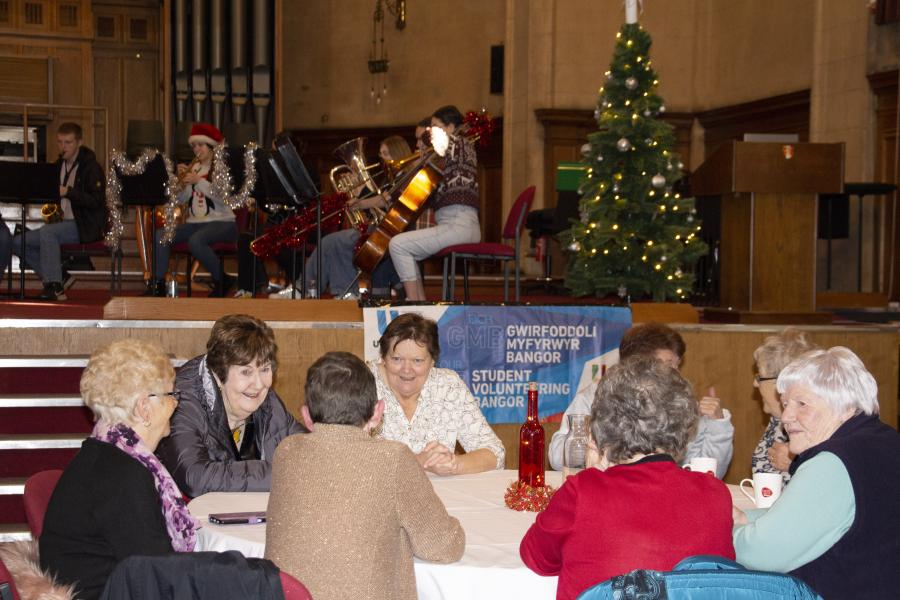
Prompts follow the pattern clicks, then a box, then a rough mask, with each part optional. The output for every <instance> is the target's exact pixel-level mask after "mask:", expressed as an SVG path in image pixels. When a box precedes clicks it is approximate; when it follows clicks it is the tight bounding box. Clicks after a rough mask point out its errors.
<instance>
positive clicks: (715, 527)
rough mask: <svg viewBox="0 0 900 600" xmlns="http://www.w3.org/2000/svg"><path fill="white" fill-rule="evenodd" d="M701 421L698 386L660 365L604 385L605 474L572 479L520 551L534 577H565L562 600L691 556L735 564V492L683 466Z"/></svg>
mask: <svg viewBox="0 0 900 600" xmlns="http://www.w3.org/2000/svg"><path fill="white" fill-rule="evenodd" d="M699 414H700V413H699V407H698V405H697V400H696V398H695V397H694V392H693V390H692V389H691V385H690V383H688V382H687V381H686V380H685V379H684V378H683V377H682V376H681V374H680V373H679V372H678V371H677V370H676V369H673V368H671V367H670V366H668V365H666V364H665V363H664V362H663V361H661V360H659V359H657V358H656V357H653V356H649V355H636V356H633V357H631V358H628V359H625V360H623V361H622V362H620V363H619V364H617V365H615V366H613V367H611V368H610V369H609V371H607V373H606V375H605V376H604V377H603V378H602V379H601V380H600V382H599V387H598V388H597V393H596V396H595V398H594V403H593V406H592V409H591V433H592V435H593V443H592V446H591V449H592V451H593V452H594V453H595V455H596V456H597V457H598V460H597V461H595V464H596V467H597V468H589V469H584V470H583V471H581V472H580V473H578V474H577V475H575V476H572V477H569V478H568V479H566V481H565V483H564V484H563V485H562V487H560V488H559V490H557V492H556V493H555V494H554V496H553V498H552V499H551V500H550V504H549V505H548V506H547V509H546V510H545V511H544V512H542V513H540V514H539V515H538V516H537V519H536V520H535V522H534V524H533V525H532V526H531V528H530V529H529V530H528V532H527V533H526V534H525V537H524V538H523V539H522V543H521V545H520V547H519V554H520V555H521V556H522V560H523V561H524V563H525V565H526V566H527V567H528V568H530V569H531V570H532V571H534V572H535V573H537V574H538V575H544V576H550V575H558V576H559V583H558V584H557V585H558V587H557V593H556V597H557V598H558V599H565V598H573V599H574V598H575V597H576V596H578V594H580V593H581V592H583V591H584V590H586V589H588V588H589V587H591V586H592V585H594V584H597V583H600V582H601V581H606V580H607V579H609V578H610V577H614V576H616V575H621V574H622V573H628V572H629V571H631V570H633V569H638V568H643V569H654V570H658V571H668V570H671V569H672V568H673V567H674V566H675V565H676V564H677V563H678V562H679V561H680V560H681V559H683V558H686V557H688V556H693V555H697V554H713V555H718V556H724V557H725V558H731V559H733V558H734V548H733V547H732V543H731V525H732V521H731V494H730V493H729V492H728V488H727V487H726V486H725V484H724V483H722V482H721V481H719V480H718V479H716V478H715V477H714V476H712V475H711V474H708V473H701V472H693V471H688V470H685V469H682V468H681V467H680V466H679V462H678V461H680V460H681V459H682V458H683V456H684V453H685V449H686V448H687V446H688V443H689V441H690V440H691V438H692V437H693V436H694V432H695V431H696V429H697V421H698V419H699Z"/></svg>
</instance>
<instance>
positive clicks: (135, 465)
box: [40, 340, 196, 600]
mask: <svg viewBox="0 0 900 600" xmlns="http://www.w3.org/2000/svg"><path fill="white" fill-rule="evenodd" d="M174 380H175V372H174V370H173V369H172V366H171V364H170V362H169V358H168V356H166V354H165V353H164V352H163V350H162V349H161V348H159V347H158V346H156V345H154V344H150V343H148V342H141V341H138V340H120V341H118V342H114V343H112V344H110V345H108V346H106V347H104V348H102V349H100V350H98V351H97V352H95V353H94V355H93V356H91V359H90V361H89V362H88V365H87V368H86V369H85V370H84V373H83V374H82V376H81V397H82V398H83V400H84V403H85V405H87V407H88V408H90V409H91V411H92V412H93V413H94V416H95V417H96V419H97V423H96V425H95V426H94V430H93V432H92V433H91V435H90V437H89V438H88V439H86V440H85V441H84V443H83V444H82V445H81V450H79V451H78V454H76V455H75V458H74V459H72V462H71V463H69V466H68V467H67V468H66V470H65V471H64V472H63V474H62V476H61V477H60V479H59V483H57V485H56V488H55V489H54V490H53V495H52V496H51V498H50V503H49V505H48V506H47V513H46V516H45V517H44V529H43V533H42V534H41V537H40V560H41V567H42V568H44V569H46V570H47V571H49V572H50V573H51V574H52V575H54V576H55V577H56V579H57V581H58V582H59V583H62V584H73V585H74V586H75V589H74V592H75V595H76V596H77V597H78V598H82V599H87V600H90V599H92V598H97V597H99V595H100V592H101V591H102V589H103V586H104V584H105V583H106V580H107V578H108V577H109V574H110V573H111V572H112V570H113V568H114V567H115V566H116V564H118V563H119V561H121V560H122V559H124V558H126V557H129V556H133V555H151V556H152V555H162V554H169V553H171V552H173V551H174V552H190V551H192V550H193V549H194V542H195V537H196V536H195V529H196V522H195V521H194V519H193V517H191V515H190V513H189V512H188V510H187V508H186V507H185V504H184V500H183V498H182V496H181V492H180V491H179V489H178V487H177V486H176V485H175V482H174V481H173V480H172V477H171V475H169V472H168V471H167V470H166V468H165V467H164V466H163V465H162V464H161V463H160V462H159V460H158V459H157V458H156V456H154V454H153V452H154V450H156V447H157V444H158V443H159V441H160V440H161V439H162V438H163V437H165V436H166V435H168V434H169V418H170V417H171V415H172V413H173V412H174V411H175V407H176V406H177V405H178V399H177V393H176V392H173V384H174Z"/></svg>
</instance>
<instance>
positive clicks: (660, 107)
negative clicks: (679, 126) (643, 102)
mask: <svg viewBox="0 0 900 600" xmlns="http://www.w3.org/2000/svg"><path fill="white" fill-rule="evenodd" d="M659 112H661V113H664V112H666V105H665V104H660V105H659Z"/></svg>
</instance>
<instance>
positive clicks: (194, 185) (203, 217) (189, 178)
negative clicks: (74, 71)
mask: <svg viewBox="0 0 900 600" xmlns="http://www.w3.org/2000/svg"><path fill="white" fill-rule="evenodd" d="M224 140H225V138H224V137H223V136H222V132H221V131H219V130H218V129H217V128H216V127H214V126H213V125H210V124H208V123H197V124H196V125H194V126H193V127H192V128H191V135H190V137H189V138H188V142H190V144H191V150H193V151H194V156H195V158H194V161H193V162H192V163H191V164H190V166H189V167H187V169H186V170H184V171H183V172H182V173H181V174H180V175H179V181H181V182H182V184H183V187H182V188H181V189H180V190H179V191H178V200H177V201H178V203H180V204H188V205H189V206H188V210H189V212H188V217H187V221H186V222H185V223H182V224H180V225H177V226H176V227H175V235H174V237H173V238H172V240H171V242H170V243H171V244H178V243H181V242H187V243H188V247H189V248H190V250H191V255H192V256H193V257H194V258H195V259H197V260H198V261H200V264H201V265H203V268H205V269H206V270H207V271H209V274H210V275H211V276H212V279H213V284H214V290H213V291H212V292H211V293H210V294H209V295H210V297H220V298H221V297H224V296H225V294H226V293H227V292H228V290H230V289H231V288H233V287H234V284H235V279H234V277H231V276H230V275H228V274H227V273H225V272H224V271H222V269H221V267H220V265H219V257H218V256H216V253H215V252H214V251H213V249H212V247H211V246H212V244H215V243H217V242H233V241H235V239H236V238H237V227H236V225H235V216H234V211H232V210H231V209H230V208H228V206H227V205H226V204H225V202H224V201H223V199H222V198H219V197H217V196H216V194H215V193H214V192H213V189H212V186H211V184H210V180H211V174H212V172H213V151H214V149H215V148H216V146H217V145H219V144H221V143H222V142H224ZM164 235H165V230H162V231H157V232H156V239H155V240H154V241H155V243H154V244H153V247H154V248H155V249H156V273H154V279H153V281H151V282H150V284H149V287H148V290H147V292H146V293H145V295H148V296H165V288H164V282H165V277H166V271H168V269H169V251H170V246H169V244H161V243H160V240H161V239H162V238H163V236H164ZM188 275H190V274H188Z"/></svg>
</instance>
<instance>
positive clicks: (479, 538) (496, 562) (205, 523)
mask: <svg viewBox="0 0 900 600" xmlns="http://www.w3.org/2000/svg"><path fill="white" fill-rule="evenodd" d="M515 478H516V472H515V471H490V472H487V473H479V474H476V475H460V476H456V477H437V476H430V479H431V482H432V484H433V485H434V489H435V492H437V495H438V496H439V497H440V498H441V500H442V501H443V502H444V506H446V507H447V512H449V513H450V514H451V515H453V516H454V517H456V518H457V519H459V521H460V523H462V526H463V529H465V531H466V550H465V553H464V554H463V557H462V559H461V560H459V561H458V562H455V563H452V564H449V565H440V564H434V563H429V562H423V561H419V560H416V562H415V572H416V589H417V592H418V596H419V598H421V599H426V600H432V599H433V600H451V599H456V598H459V599H461V600H463V599H464V600H470V599H477V598H491V599H494V598H535V599H543V598H548V599H549V598H555V597H556V577H541V576H539V575H536V574H535V573H533V572H532V571H530V570H529V569H528V568H527V567H525V565H524V564H522V559H520V558H519V542H520V541H521V540H522V537H523V536H524V535H525V532H526V531H527V530H528V528H529V527H530V526H531V524H532V523H533V522H534V518H535V514H534V513H523V512H516V511H513V510H510V509H508V508H506V505H505V504H504V503H503V493H504V491H505V490H506V487H507V486H508V485H509V483H510V482H512V481H513V480H515ZM561 480H562V476H561V473H558V472H554V471H548V472H547V483H549V484H550V485H553V486H554V487H558V486H559V485H560V482H561ZM728 487H729V490H730V491H731V495H732V499H733V501H734V503H735V505H737V506H738V507H739V508H742V509H745V510H746V509H747V508H752V507H753V503H752V502H750V501H749V500H748V499H747V498H746V497H745V496H744V495H743V494H741V493H740V492H739V491H738V489H737V486H732V485H730V486H728ZM268 499H269V494H267V493H264V492H254V493H221V492H216V493H211V494H204V495H203V496H200V497H198V498H195V499H194V500H193V501H191V503H190V505H189V508H190V511H191V513H192V514H193V515H194V516H195V517H196V518H197V519H198V520H199V521H200V523H201V525H202V528H201V529H200V530H199V531H198V532H197V548H196V549H197V550H198V551H202V550H215V551H220V552H221V551H225V550H238V551H240V552H241V553H242V554H244V555H245V556H255V557H261V556H263V554H264V553H265V543H266V526H265V525H264V524H260V525H215V524H211V523H209V520H208V516H209V514H210V513H220V512H243V511H255V510H265V509H266V505H267V504H268Z"/></svg>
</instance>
